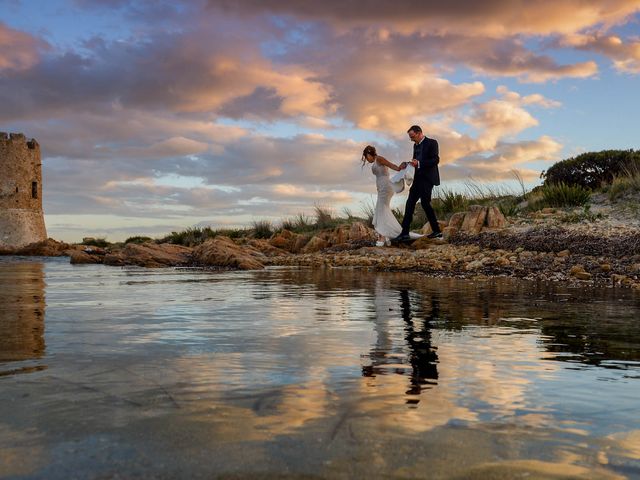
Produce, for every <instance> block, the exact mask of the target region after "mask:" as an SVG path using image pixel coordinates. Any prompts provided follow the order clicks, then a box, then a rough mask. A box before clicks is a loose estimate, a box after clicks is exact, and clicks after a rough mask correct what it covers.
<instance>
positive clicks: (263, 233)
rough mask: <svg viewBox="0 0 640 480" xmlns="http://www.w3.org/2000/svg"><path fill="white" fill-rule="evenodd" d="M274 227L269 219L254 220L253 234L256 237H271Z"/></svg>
mask: <svg viewBox="0 0 640 480" xmlns="http://www.w3.org/2000/svg"><path fill="white" fill-rule="evenodd" d="M271 235H273V228H272V227H271V222H270V221H268V220H258V221H254V222H253V236H254V237H255V238H271Z"/></svg>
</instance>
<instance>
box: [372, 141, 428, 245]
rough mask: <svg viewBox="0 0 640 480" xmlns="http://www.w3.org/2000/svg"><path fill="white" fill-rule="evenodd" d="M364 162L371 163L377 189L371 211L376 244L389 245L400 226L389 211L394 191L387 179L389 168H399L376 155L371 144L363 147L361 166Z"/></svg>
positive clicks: (398, 232)
mask: <svg viewBox="0 0 640 480" xmlns="http://www.w3.org/2000/svg"><path fill="white" fill-rule="evenodd" d="M365 162H368V163H372V164H373V165H372V166H371V171H372V172H373V174H374V175H375V176H376V188H377V190H378V198H377V200H376V209H375V211H374V212H373V228H375V230H376V232H378V236H379V238H378V242H376V246H378V247H381V246H383V245H390V243H391V242H390V239H391V238H395V237H397V236H398V235H400V233H401V231H402V227H401V226H400V223H398V220H397V219H396V217H395V215H394V214H393V212H392V211H391V197H393V194H394V191H393V187H392V185H391V180H390V179H389V169H392V170H395V171H396V172H399V171H400V170H401V168H400V167H399V166H398V165H396V164H394V163H391V162H390V161H389V160H387V159H386V158H384V157H383V156H381V155H378V154H377V152H376V149H375V147H372V146H371V145H368V146H367V147H365V149H364V151H363V152H362V165H363V166H364V165H365ZM410 235H411V237H412V238H418V237H420V236H421V235H419V234H416V233H411V234H410Z"/></svg>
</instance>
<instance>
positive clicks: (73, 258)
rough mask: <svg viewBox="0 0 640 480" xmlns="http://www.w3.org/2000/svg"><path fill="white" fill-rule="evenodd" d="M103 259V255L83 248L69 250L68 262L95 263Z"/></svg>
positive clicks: (76, 263) (75, 263)
mask: <svg viewBox="0 0 640 480" xmlns="http://www.w3.org/2000/svg"><path fill="white" fill-rule="evenodd" d="M103 261H104V255H95V254H92V253H90V252H87V251H84V250H72V251H71V252H69V262H70V263H72V264H74V265H78V264H96V263H102V262H103Z"/></svg>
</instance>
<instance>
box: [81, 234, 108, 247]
mask: <svg viewBox="0 0 640 480" xmlns="http://www.w3.org/2000/svg"><path fill="white" fill-rule="evenodd" d="M81 245H90V246H92V247H99V248H105V247H108V246H109V245H111V242H108V241H107V239H106V238H93V237H85V238H83V239H82V244H81Z"/></svg>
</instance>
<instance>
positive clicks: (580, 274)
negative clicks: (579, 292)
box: [573, 272, 591, 280]
mask: <svg viewBox="0 0 640 480" xmlns="http://www.w3.org/2000/svg"><path fill="white" fill-rule="evenodd" d="M573 276H574V277H576V278H577V279H578V280H591V274H590V273H588V272H576V273H574V274H573Z"/></svg>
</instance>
